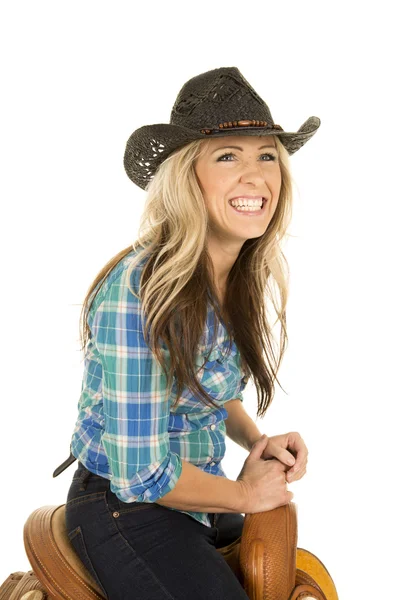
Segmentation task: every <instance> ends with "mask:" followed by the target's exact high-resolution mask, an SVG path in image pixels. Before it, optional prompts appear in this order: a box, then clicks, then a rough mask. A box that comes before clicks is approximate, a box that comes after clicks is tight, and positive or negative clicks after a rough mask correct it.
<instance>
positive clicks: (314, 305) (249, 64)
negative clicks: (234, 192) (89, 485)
mask: <svg viewBox="0 0 400 600" xmlns="http://www.w3.org/2000/svg"><path fill="white" fill-rule="evenodd" d="M189 6H190V8H189ZM394 6H395V3H391V2H382V1H381V2H379V3H366V2H364V3H361V2H360V3H357V2H350V3H349V2H348V3H346V5H345V3H343V2H342V3H340V2H339V3H338V2H334V3H333V2H331V3H317V2H304V1H303V2H300V3H297V2H285V3H278V2H274V3H272V2H265V1H263V2H251V1H247V2H246V3H245V4H243V5H242V6H241V7H240V6H234V5H232V4H229V3H225V2H215V1H214V2H210V3H208V2H205V1H203V2H201V3H199V4H198V5H193V4H190V5H189V4H187V3H183V2H182V3H178V2H175V3H174V2H165V3H161V2H159V3H157V2H152V3H147V4H146V3H144V4H143V3H136V2H135V3H134V2H122V1H117V0H116V1H114V2H112V3H111V2H104V1H103V0H96V1H88V0H80V1H79V2H77V1H72V0H69V1H68V2H57V1H56V2H54V1H52V2H43V1H42V2H40V1H36V2H28V1H26V2H18V1H17V0H14V2H13V3H8V4H7V5H6V3H3V5H2V8H1V14H0V22H1V25H0V28H1V29H0V43H1V56H2V66H1V81H2V89H3V91H2V94H1V102H2V109H1V120H2V123H1V138H0V143H1V188H2V189H1V212H2V218H1V260H2V263H1V271H2V293H1V302H2V305H1V313H2V319H1V333H2V340H1V341H2V361H1V362H2V364H1V366H2V368H1V387H2V408H1V415H2V420H1V437H0V440H1V442H0V443H1V446H0V450H1V457H2V463H1V464H2V469H1V495H0V531H1V539H2V542H1V548H0V552H1V555H2V561H1V566H0V582H2V581H3V580H4V579H5V578H6V577H7V576H8V575H9V574H10V573H11V572H13V571H18V570H22V571H24V570H29V569H30V565H29V563H28V560H27V558H26V556H25V552H24V547H23V539H22V531H23V525H24V523H25V521H26V519H27V517H28V516H29V514H30V513H31V512H32V511H33V510H34V509H36V508H38V507H40V506H44V505H53V504H62V503H64V502H65V499H66V494H67V491H68V488H69V484H70V480H71V477H72V474H73V471H74V470H75V466H72V467H70V468H69V469H68V470H67V471H64V473H63V474H62V475H60V476H59V477H58V478H56V479H53V478H52V473H53V470H54V469H55V467H56V466H57V465H59V464H60V463H61V462H62V461H63V460H64V459H65V458H67V456H68V454H69V442H70V436H71V433H72V429H73V426H74V423H75V419H76V416H77V403H78V399H79V394H80V386H81V377H82V372H83V356H82V354H81V352H80V350H79V346H80V344H79V338H78V336H79V329H78V319H79V313H80V308H81V303H82V301H83V298H84V295H85V294H86V291H87V289H88V286H89V284H90V283H91V282H92V280H93V279H94V277H95V275H96V274H97V272H98V271H99V269H100V268H101V267H102V266H104V265H105V263H106V262H107V261H108V260H109V259H110V258H111V257H112V256H113V255H114V254H116V253H117V252H118V251H119V250H121V249H122V248H125V247H126V246H128V245H129V244H131V243H132V242H133V240H134V239H135V238H136V234H137V228H138V223H139V216H140V214H141V211H142V208H143V204H144V199H145V192H144V191H142V190H141V189H140V188H138V187H136V186H135V185H134V184H133V183H132V182H131V181H130V180H129V179H128V177H127V176H126V174H125V171H124V168H123V164H122V159H123V153H124V149H125V143H126V141H127V139H128V137H129V135H130V134H131V133H132V131H133V130H134V129H136V128H138V127H140V126H142V125H146V124H151V123H167V122H169V117H170V111H171V108H172V105H173V103H174V100H175V97H176V95H177V93H178V91H179V90H180V88H181V86H182V85H183V84H184V82H185V81H187V80H188V79H189V78H191V77H193V76H195V75H197V74H199V73H202V72H204V71H207V70H209V69H214V68H217V67H222V66H237V67H238V68H239V69H240V70H241V72H242V73H243V75H244V76H245V77H246V78H247V79H248V80H249V81H250V83H251V84H252V85H253V87H254V88H255V89H256V91H257V92H258V93H259V94H260V95H261V97H262V98H264V99H265V100H266V102H267V104H268V105H269V107H270V110H271V113H272V116H273V119H274V121H275V122H276V123H279V124H280V125H281V126H282V127H283V128H284V129H285V130H287V131H297V129H298V128H299V127H300V125H301V124H302V123H303V122H304V121H305V120H306V119H307V118H308V117H309V116H312V115H315V116H318V117H320V118H321V127H320V129H319V130H318V132H317V133H316V134H315V136H314V137H313V138H312V139H311V140H310V141H309V142H308V143H307V144H306V145H305V146H304V147H303V148H302V149H300V150H299V151H298V152H297V153H295V154H294V155H293V156H292V157H291V164H292V169H293V176H294V179H295V202H294V207H295V209H294V218H293V223H292V226H291V230H290V232H291V234H292V236H293V237H291V238H290V239H289V241H288V243H287V245H286V248H285V254H286V256H287V258H288V261H289V265H290V270H291V282H290V298H289V305H288V313H287V316H288V328H289V348H288V351H287V353H286V355H285V359H284V363H283V366H282V368H281V370H280V372H279V374H278V377H279V380H280V383H281V385H282V387H283V389H284V390H285V392H283V391H282V390H281V388H280V387H279V386H277V387H276V395H275V398H274V401H273V403H272V405H271V407H270V409H269V410H268V412H267V415H266V416H265V418H264V420H262V421H260V420H258V421H257V424H258V426H259V429H260V431H261V432H262V433H264V432H265V433H267V434H268V435H276V434H279V433H286V432H289V431H298V432H299V433H300V434H301V436H302V437H303V439H304V440H305V442H306V444H307V446H308V449H309V461H308V469H307V473H306V475H305V476H304V477H303V479H302V480H301V481H298V482H294V483H292V484H290V485H289V489H291V490H292V491H293V492H294V501H295V502H296V504H297V506H298V546H299V547H301V548H306V549H308V550H310V551H311V552H313V553H314V554H316V555H317V556H318V557H319V558H320V560H322V562H323V563H324V564H325V566H326V567H327V569H328V570H329V572H330V574H331V576H332V577H333V579H334V581H335V584H336V587H337V591H338V594H339V597H340V600H356V599H358V598H366V599H369V598H371V599H373V598H374V599H375V598H377V597H380V598H382V597H393V593H395V592H394V590H397V579H398V578H397V570H398V558H399V557H398V543H397V540H398V538H399V533H400V531H399V529H400V528H399V516H398V510H397V504H398V497H397V495H396V493H395V488H396V479H397V477H396V476H397V470H398V469H397V465H398V458H399V455H398V439H397V438H398V422H399V421H398V411H397V404H398V401H399V387H398V381H397V376H396V373H398V372H399V371H398V359H399V353H398V335H399V316H398V307H399V292H398V274H399V267H398V262H399V241H398V239H399V208H398V207H399V200H400V197H399V185H398V181H399V179H398V174H399V168H398V165H399V152H398V149H399V144H398V136H399V123H400V118H399V112H398V107H399V100H400V98H399V94H398V88H397V84H398V55H399V44H398V31H397V25H396V23H397V19H396V18H395V12H394V10H395V9H394ZM245 406H246V408H247V410H248V412H249V414H250V415H251V416H252V417H253V418H255V413H256V394H255V388H254V387H252V385H251V384H250V383H249V384H248V386H247V389H246V392H245ZM246 457H247V452H246V451H244V450H242V449H241V448H239V447H238V446H236V445H235V444H234V443H233V442H231V440H227V453H226V457H225V459H224V463H223V464H224V468H225V471H226V473H227V475H228V477H231V478H232V479H234V478H236V476H237V475H238V473H239V471H240V469H241V466H242V463H243V461H244V460H245V458H246ZM75 464H76V463H75ZM391 543H393V545H391V549H389V544H391ZM396 555H397V556H396Z"/></svg>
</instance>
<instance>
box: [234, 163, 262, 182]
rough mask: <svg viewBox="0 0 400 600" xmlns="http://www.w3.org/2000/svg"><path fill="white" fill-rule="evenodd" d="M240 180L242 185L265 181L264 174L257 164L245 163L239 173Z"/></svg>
mask: <svg viewBox="0 0 400 600" xmlns="http://www.w3.org/2000/svg"><path fill="white" fill-rule="evenodd" d="M240 180H241V181H242V182H243V183H256V184H257V183H259V182H260V181H265V174H264V173H263V172H262V167H261V166H260V164H259V163H258V164H257V163H254V162H251V161H247V162H245V163H243V167H242V169H241V172H240Z"/></svg>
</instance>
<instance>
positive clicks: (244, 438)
mask: <svg viewBox="0 0 400 600" xmlns="http://www.w3.org/2000/svg"><path fill="white" fill-rule="evenodd" d="M224 408H226V410H227V412H228V418H227V419H226V420H225V425H226V435H227V436H228V437H229V438H230V439H231V440H233V441H234V442H236V443H237V444H239V446H241V447H242V448H244V449H245V450H248V451H249V452H250V450H251V448H252V446H253V445H254V444H255V442H256V441H257V440H259V439H260V437H261V436H262V433H260V431H259V429H258V427H257V425H256V424H255V423H254V421H253V419H251V417H250V416H249V415H248V414H247V412H246V411H245V409H244V406H243V402H242V401H241V400H240V399H238V398H236V399H234V400H228V401H227V402H225V404H224Z"/></svg>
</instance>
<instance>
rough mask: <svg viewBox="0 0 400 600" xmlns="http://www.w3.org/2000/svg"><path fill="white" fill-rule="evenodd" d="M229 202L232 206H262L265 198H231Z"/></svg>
mask: <svg viewBox="0 0 400 600" xmlns="http://www.w3.org/2000/svg"><path fill="white" fill-rule="evenodd" d="M229 204H231V205H232V206H262V204H263V199H262V198H257V199H254V200H250V199H249V198H235V199H234V200H229Z"/></svg>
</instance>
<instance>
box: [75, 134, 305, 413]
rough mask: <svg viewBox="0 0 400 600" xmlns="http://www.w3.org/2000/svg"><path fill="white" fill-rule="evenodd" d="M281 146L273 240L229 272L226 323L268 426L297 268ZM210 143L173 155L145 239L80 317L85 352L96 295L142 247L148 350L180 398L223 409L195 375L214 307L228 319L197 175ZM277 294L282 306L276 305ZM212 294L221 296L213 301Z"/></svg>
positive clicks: (259, 242) (151, 204)
mask: <svg viewBox="0 0 400 600" xmlns="http://www.w3.org/2000/svg"><path fill="white" fill-rule="evenodd" d="M275 137H276V147H277V150H278V161H279V165H280V169H281V189H280V195H279V201H278V204H277V207H276V210H275V213H274V215H273V217H272V219H271V221H270V223H269V225H268V228H267V230H266V231H265V233H264V234H263V235H262V236H260V237H258V238H253V239H248V240H246V241H245V242H244V244H243V246H242V248H241V250H240V253H239V255H238V257H237V259H236V261H235V263H234V264H233V266H232V268H231V270H230V272H229V276H228V279H227V284H226V295H225V304H224V306H223V307H222V309H223V313H224V315H226V316H227V319H224V323H225V325H226V327H227V332H228V335H229V340H230V344H232V341H233V340H234V341H235V344H236V346H237V348H238V350H239V352H240V357H241V361H242V367H243V369H244V372H245V373H246V375H247V376H248V377H252V379H253V382H254V385H255V387H256V390H257V403H258V408H257V417H263V416H264V415H265V413H266V411H267V408H268V406H269V404H270V403H271V402H272V399H273V397H274V393H275V388H274V383H275V379H277V377H276V376H277V373H278V370H279V367H280V364H281V361H282V358H283V355H284V352H285V350H286V345H287V331H286V304H287V298H288V275H289V273H288V272H286V270H285V268H286V267H287V261H286V258H285V257H284V255H283V252H282V249H281V242H282V240H283V239H284V238H285V236H286V235H287V233H286V232H287V229H288V226H289V224H290V221H291V216H292V197H293V196H292V178H291V173H290V165H289V155H288V153H287V151H286V149H285V147H284V146H283V145H282V143H281V142H280V140H279V138H278V137H277V136H275ZM207 143H208V140H196V141H194V142H191V143H189V144H187V145H185V146H184V147H183V148H180V149H178V150H176V151H175V152H173V153H172V154H170V155H169V156H168V157H167V158H166V159H165V160H164V161H163V162H162V163H161V165H160V166H159V168H158V169H157V171H156V173H155V175H154V177H153V179H152V180H151V181H150V182H149V184H148V186H147V188H146V192H147V196H146V202H145V208H144V211H143V213H142V215H141V220H140V226H139V236H138V239H137V240H136V241H135V242H134V243H133V244H132V245H130V246H128V247H127V248H125V249H124V250H121V251H120V252H119V253H118V254H116V255H115V256H114V257H113V258H111V259H110V260H109V261H108V263H107V264H106V265H105V266H104V267H103V268H102V269H101V270H100V272H99V273H98V275H97V277H96V278H95V280H94V281H93V282H92V284H91V286H90V288H89V291H88V292H87V294H86V297H85V300H84V302H83V306H82V312H81V318H80V324H81V331H82V333H81V336H80V339H81V341H83V346H82V348H81V349H83V348H85V347H86V343H87V341H88V338H89V337H90V329H89V326H88V322H87V315H88V312H89V310H90V306H91V304H92V302H93V300H94V297H95V295H96V294H94V295H93V296H92V293H93V291H94V290H95V288H96V287H97V286H98V285H99V284H100V282H102V280H104V278H105V277H106V276H107V274H108V273H109V272H110V271H111V270H112V269H113V268H114V267H115V266H116V265H117V263H119V262H120V261H121V260H122V259H123V258H124V257H125V256H126V255H127V254H129V253H130V252H132V248H133V250H135V251H136V252H137V254H136V255H135V256H134V257H133V258H132V261H131V262H130V263H129V267H128V276H127V280H128V281H129V280H130V274H131V273H132V271H133V269H134V268H135V267H136V265H137V264H138V263H139V262H142V260H143V259H144V258H146V259H147V260H146V263H145V265H144V267H143V271H142V274H141V278H140V290H139V296H138V295H137V294H136V293H135V290H133V289H132V288H131V286H129V289H130V291H131V292H132V294H134V295H135V297H137V298H139V297H140V299H141V311H142V318H143V316H144V315H146V317H147V323H146V327H145V330H144V336H145V339H146V343H147V344H148V346H149V347H150V348H151V350H152V352H153V354H154V355H155V357H156V359H157V361H158V362H159V364H160V365H161V366H162V368H163V370H164V373H165V375H166V377H167V387H168V390H169V392H170V390H171V386H172V384H173V377H174V376H175V378H176V385H177V398H178V399H179V397H180V396H181V394H182V391H183V388H184V387H188V388H189V389H190V390H191V392H192V393H193V394H194V395H196V396H197V397H200V398H202V399H203V400H204V401H205V402H206V404H208V402H211V404H212V405H213V406H215V407H218V405H216V404H215V402H214V400H213V398H212V397H211V396H209V395H208V394H207V393H206V392H205V390H204V388H203V387H202V386H201V385H199V383H198V380H197V379H196V376H195V373H196V371H195V369H194V357H195V354H196V348H197V346H198V344H199V340H200V337H201V335H202V333H203V331H204V326H205V323H206V317H207V304H208V302H209V301H211V304H212V306H213V308H214V310H215V315H216V316H217V318H218V319H221V318H222V315H221V313H220V311H219V308H218V302H216V301H215V299H216V298H217V293H216V289H215V287H214V271H213V265H212V261H211V258H210V255H209V253H208V252H207V247H206V241H207V235H208V230H209V221H208V212H207V208H206V206H205V202H204V199H203V195H202V192H201V190H200V187H199V183H198V179H197V176H196V173H195V170H194V163H195V161H196V159H197V158H198V157H200V156H201V155H202V153H203V152H205V149H206V147H207ZM99 287H100V286H99ZM275 288H276V289H277V291H278V294H279V303H278V300H277V299H276V298H275V296H274V291H275ZM207 290H210V291H211V295H210V297H209V296H208V294H207ZM97 292H98V290H97V291H96V293H97ZM91 296H92V298H91ZM89 299H91V302H90V303H89ZM268 302H271V303H272V306H273V308H274V311H275V313H276V317H277V318H276V320H275V322H274V323H272V324H271V323H270V322H269V311H268V307H267V304H268ZM214 318H215V317H214ZM278 321H279V322H280V325H281V330H280V331H281V333H280V338H279V339H280V342H279V350H278V355H277V356H275V352H274V342H275V340H274V337H273V334H272V328H273V326H274V325H275V324H276V323H277V322H278ZM214 330H216V328H215V329H214ZM159 339H161V340H163V341H164V342H165V344H166V346H167V347H168V350H169V353H170V361H171V362H170V367H169V368H167V365H166V362H165V360H164V357H163V355H162V353H161V350H160V345H159V343H157V340H159ZM214 341H215V336H214ZM278 383H279V382H278ZM279 385H280V384H279ZM218 408H219V407H218Z"/></svg>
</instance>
